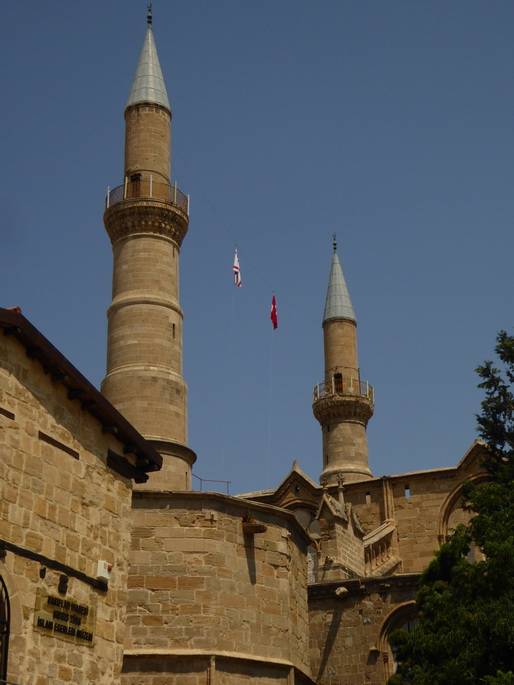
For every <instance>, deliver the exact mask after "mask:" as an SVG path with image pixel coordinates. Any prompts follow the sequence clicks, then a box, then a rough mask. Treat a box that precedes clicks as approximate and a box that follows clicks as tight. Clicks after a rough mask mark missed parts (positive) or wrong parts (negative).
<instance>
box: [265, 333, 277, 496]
mask: <svg viewBox="0 0 514 685" xmlns="http://www.w3.org/2000/svg"><path fill="white" fill-rule="evenodd" d="M273 332H274V329H273V328H272V329H271V332H270V334H271V346H270V363H269V390H268V395H269V397H268V456H267V459H266V490H268V489H269V483H270V463H271V416H272V414H271V411H272V390H273V338H274V337H275V336H274V335H273Z"/></svg>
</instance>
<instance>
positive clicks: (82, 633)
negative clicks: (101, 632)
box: [34, 591, 96, 647]
mask: <svg viewBox="0 0 514 685" xmlns="http://www.w3.org/2000/svg"><path fill="white" fill-rule="evenodd" d="M95 626H96V611H95V609H93V608H92V607H90V606H88V605H87V604H79V603H78V602H75V601H74V600H72V599H62V598H61V597H54V596H53V595H48V594H46V593H44V592H41V591H40V592H38V594H37V595H36V610H35V612H34V629H35V630H37V631H38V632H40V633H43V634H45V635H52V636H53V637H58V638H60V639H61V640H66V641H67V642H74V643H75V644H80V645H89V646H90V647H91V646H92V645H93V644H94V639H95Z"/></svg>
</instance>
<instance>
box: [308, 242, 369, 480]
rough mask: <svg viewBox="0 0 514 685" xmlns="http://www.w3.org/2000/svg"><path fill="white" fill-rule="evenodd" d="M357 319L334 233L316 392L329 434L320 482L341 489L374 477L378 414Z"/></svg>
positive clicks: (317, 406) (319, 412) (318, 409)
mask: <svg viewBox="0 0 514 685" xmlns="http://www.w3.org/2000/svg"><path fill="white" fill-rule="evenodd" d="M356 328H357V320H356V318H355V314H354V311H353V307H352V303H351V300H350V295H349V293H348V288H347V287H346V282H345V280H344V276H343V271H342V269H341V264H340V263H339V257H338V256H337V244H336V241H335V234H334V256H333V258H332V268H331V270H330V279H329V282H328V291H327V299H326V303H325V313H324V316H323V339H324V348H325V380H324V382H323V383H318V385H317V386H316V387H315V388H314V404H313V412H314V416H315V417H316V419H317V420H318V421H319V423H320V424H321V430H322V434H323V472H322V474H321V478H320V481H321V482H322V483H324V484H327V485H337V484H338V482H340V480H341V476H342V477H343V478H344V480H346V481H356V480H364V479H366V478H372V473H371V471H370V469H369V466H368V443H367V439H366V426H367V424H368V421H369V419H370V418H371V416H372V415H373V388H372V387H371V386H370V385H369V384H368V383H367V382H366V381H362V380H361V378H360V371H359V362H358V357H357V336H356Z"/></svg>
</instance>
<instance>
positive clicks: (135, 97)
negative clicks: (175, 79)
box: [127, 15, 171, 111]
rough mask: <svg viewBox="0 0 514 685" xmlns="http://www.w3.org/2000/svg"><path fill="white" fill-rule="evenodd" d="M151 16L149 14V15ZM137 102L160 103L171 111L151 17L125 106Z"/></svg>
mask: <svg viewBox="0 0 514 685" xmlns="http://www.w3.org/2000/svg"><path fill="white" fill-rule="evenodd" d="M149 16H150V17H151V15H149ZM139 102H151V103H152V104H155V105H162V106H163V107H166V108H167V109H169V110H170V111H171V108H170V102H169V100H168V93H167V92H166V86H165V84H164V78H163V76H162V71H161V65H160V64H159V58H158V56H157V48H156V47H155V40H154V37H153V31H152V24H151V19H150V20H149V21H148V28H147V30H146V37H145V42H144V43H143V49H142V50H141V56H140V57H139V63H138V65H137V70H136V75H135V76H134V81H133V82H132V89H131V91H130V95H129V99H128V102H127V107H129V106H130V105H135V104H137V103H139Z"/></svg>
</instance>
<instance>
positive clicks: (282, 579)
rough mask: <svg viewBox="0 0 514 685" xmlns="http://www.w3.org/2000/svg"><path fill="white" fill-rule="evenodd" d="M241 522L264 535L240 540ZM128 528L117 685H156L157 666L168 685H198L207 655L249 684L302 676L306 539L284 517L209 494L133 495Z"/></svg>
mask: <svg viewBox="0 0 514 685" xmlns="http://www.w3.org/2000/svg"><path fill="white" fill-rule="evenodd" d="M244 519H245V520H249V522H250V524H252V525H259V526H263V527H265V528H266V530H263V529H257V530H258V531H259V530H260V532H255V533H254V534H251V533H250V534H245V533H244V532H243V520H244ZM133 524H134V525H133V540H132V545H133V551H132V554H131V566H130V577H129V587H130V591H129V605H128V616H127V626H128V634H127V638H126V642H125V646H126V649H125V664H124V671H123V673H124V675H123V683H124V685H134V684H135V683H136V682H137V684H138V685H158V684H159V685H160V683H161V682H164V681H162V680H159V678H158V677H157V673H158V672H161V673H162V671H160V670H159V669H163V668H164V669H165V673H166V677H167V680H166V681H165V682H166V683H167V684H168V683H169V684H170V685H171V684H174V683H176V684H177V685H178V684H179V683H180V685H182V683H189V682H191V683H195V685H196V683H197V682H198V683H203V682H205V680H204V677H205V675H204V674H205V660H206V658H207V657H209V659H210V657H211V656H213V657H216V662H217V663H219V662H218V657H220V656H223V657H224V658H230V659H232V660H233V661H234V662H235V663H238V664H239V666H238V668H239V669H240V672H241V673H245V672H249V673H253V674H254V676H255V675H256V674H257V673H259V672H260V671H261V670H262V669H263V668H268V669H269V668H279V670H280V671H281V672H283V671H284V668H286V671H287V669H290V668H291V667H295V668H296V669H297V671H298V672H299V673H307V672H308V660H307V659H308V655H307V643H308V616H307V581H306V572H307V563H306V548H307V543H308V540H307V538H306V537H305V536H304V533H303V531H302V529H301V527H300V526H299V524H298V523H297V521H296V519H295V518H294V517H293V515H292V514H290V513H288V512H284V511H280V510H278V509H275V508H273V507H269V506H266V505H259V504H255V503H249V502H246V501H242V500H239V499H237V498H233V497H229V496H224V495H219V494H217V493H199V492H190V493H170V494H164V493H145V492H138V493H135V495H134V502H133ZM185 657H189V659H191V660H192V662H191V663H192V664H193V665H194V667H195V668H198V669H199V673H200V674H201V675H198V679H197V680H196V679H195V678H196V676H194V675H193V672H192V671H191V672H190V673H189V675H188V676H187V678H186V675H185V673H184V670H183V669H184V658H185ZM141 660H143V661H145V660H146V666H145V668H144V669H143V667H142V661H141ZM148 660H150V662H151V663H153V664H154V665H153V667H152V666H151V664H150V666H149V665H148V663H149V662H148ZM157 662H159V663H160V664H161V665H160V666H158V665H157ZM199 662H202V663H204V667H201V665H199ZM245 662H248V663H249V662H252V665H251V666H245ZM258 663H260V664H261V665H260V666H259V665H256V664H258ZM162 664H165V666H162ZM149 668H155V669H156V671H154V672H152V671H151V670H148V669H149ZM191 668H193V667H191ZM202 668H203V670H202ZM216 668H217V667H216ZM216 668H215V670H216ZM139 669H142V670H139ZM248 669H249V670H248ZM136 673H137V676H136ZM179 674H180V675H179ZM285 677H286V678H287V677H288V676H287V675H286V676H285ZM188 678H189V679H188ZM220 678H221V676H220ZM258 681H259V682H262V683H267V680H266V679H265V677H264V674H262V677H260V676H259V679H258ZM216 682H217V681H216ZM219 682H223V683H225V682H226V683H232V682H237V678H236V679H235V680H234V679H233V680H231V679H230V678H229V676H228V675H225V676H223V678H222V679H220V680H219ZM275 682H276V681H275ZM279 682H280V681H279ZM283 682H284V683H285V682H289V681H287V679H286V680H284V681H283Z"/></svg>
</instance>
